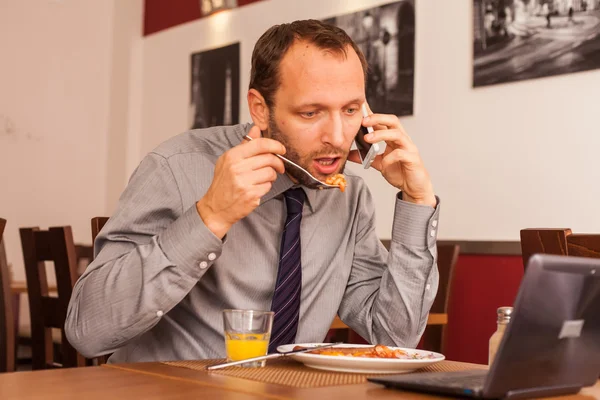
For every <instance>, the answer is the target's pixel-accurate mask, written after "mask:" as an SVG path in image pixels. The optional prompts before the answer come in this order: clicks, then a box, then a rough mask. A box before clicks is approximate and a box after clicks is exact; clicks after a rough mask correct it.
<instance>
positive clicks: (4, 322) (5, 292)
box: [0, 218, 15, 372]
mask: <svg viewBox="0 0 600 400" xmlns="http://www.w3.org/2000/svg"><path fill="white" fill-rule="evenodd" d="M5 226H6V220H4V219H2V218H0V372H13V371H14V370H15V319H14V315H13V302H12V292H11V290H10V273H9V271H8V263H7V261H6V252H5V251H4V240H3V235H4V227H5Z"/></svg>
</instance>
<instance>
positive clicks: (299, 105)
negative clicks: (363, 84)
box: [294, 97, 366, 108]
mask: <svg viewBox="0 0 600 400" xmlns="http://www.w3.org/2000/svg"><path fill="white" fill-rule="evenodd" d="M365 101H366V100H365V99H364V98H361V97H357V98H355V99H352V100H350V101H348V102H346V103H345V104H344V105H345V106H347V105H348V104H353V103H357V104H359V105H361V104H362V103H364V102H365ZM305 107H315V108H325V105H324V104H321V103H302V104H298V105H297V106H295V107H294V108H305Z"/></svg>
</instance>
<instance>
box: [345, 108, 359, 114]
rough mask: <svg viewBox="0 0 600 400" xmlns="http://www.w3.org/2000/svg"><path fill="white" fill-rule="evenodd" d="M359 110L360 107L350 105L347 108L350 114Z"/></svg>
mask: <svg viewBox="0 0 600 400" xmlns="http://www.w3.org/2000/svg"><path fill="white" fill-rule="evenodd" d="M357 112H358V107H349V108H347V109H346V113H347V114H348V115H354V114H356V113H357Z"/></svg>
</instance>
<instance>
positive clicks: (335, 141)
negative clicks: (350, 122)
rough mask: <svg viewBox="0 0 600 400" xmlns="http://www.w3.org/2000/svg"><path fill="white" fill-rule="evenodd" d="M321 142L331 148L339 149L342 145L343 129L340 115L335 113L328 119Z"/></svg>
mask: <svg viewBox="0 0 600 400" xmlns="http://www.w3.org/2000/svg"><path fill="white" fill-rule="evenodd" d="M321 140H322V141H323V143H326V144H330V145H331V146H333V147H338V148H339V147H342V146H343V145H344V129H343V125H342V117H341V115H339V114H337V113H336V114H333V115H332V116H331V117H330V118H329V120H328V121H327V126H326V127H325V129H324V132H323V136H322V139H321Z"/></svg>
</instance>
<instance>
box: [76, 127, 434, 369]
mask: <svg viewBox="0 0 600 400" xmlns="http://www.w3.org/2000/svg"><path fill="white" fill-rule="evenodd" d="M250 127H251V125H237V126H232V127H215V128H209V129H203V130H193V131H189V132H186V133H183V134H181V135H179V136H176V137H174V138H172V139H170V140H168V141H166V142H165V143H163V144H162V145H160V146H159V147H158V148H157V149H155V150H154V151H153V152H151V153H150V154H148V155H147V156H146V157H145V158H144V159H143V160H142V162H141V163H140V165H139V166H138V168H137V169H136V171H135V172H134V174H133V175H132V177H131V180H130V182H129V184H128V186H127V188H126V189H125V191H124V192H123V194H122V196H121V199H120V200H119V204H118V207H117V210H116V212H115V213H114V215H113V216H112V217H111V218H110V220H109V221H108V223H107V224H106V226H105V227H104V229H102V231H101V232H100V234H99V236H98V238H97V239H96V243H95V254H96V258H95V260H94V261H93V262H92V263H91V264H90V266H89V267H88V268H87V270H86V271H85V273H84V274H83V276H82V277H81V278H80V279H79V281H78V282H77V284H76V285H75V288H74V290H73V296H72V298H71V302H70V304H69V311H68V315H67V320H66V324H65V328H66V333H67V337H68V339H69V342H70V343H72V344H73V346H74V347H75V348H76V349H77V350H79V351H80V352H81V353H82V354H84V355H86V356H88V357H94V356H98V355H101V354H106V353H111V352H114V354H113V355H112V356H111V358H110V362H134V361H136V362H137V361H158V360H183V359H202V358H220V357H224V356H225V344H224V338H223V319H222V310H223V309H225V308H238V309H256V310H269V309H270V306H271V298H272V296H273V291H274V285H275V280H276V278H277V268H278V259H279V254H278V253H279V249H280V240H281V234H282V230H283V225H284V223H285V219H286V209H285V207H286V206H285V201H284V198H283V192H284V191H285V190H287V189H289V188H290V187H292V186H293V185H294V184H293V182H292V181H291V180H290V179H289V178H288V177H287V175H279V177H278V178H277V180H276V181H275V182H274V184H273V186H272V188H271V190H270V191H269V193H267V194H266V195H265V196H264V197H263V198H262V202H261V205H260V206H259V207H258V208H256V210H254V211H253V212H252V213H251V214H250V215H248V216H247V217H246V218H244V219H242V220H240V221H239V222H237V223H236V224H235V225H234V226H233V227H232V228H231V229H230V230H229V232H228V233H227V235H226V237H225V238H224V240H223V241H221V240H220V239H219V238H217V237H216V236H215V235H214V234H213V233H212V232H211V231H210V230H209V229H208V228H207V227H206V225H205V224H204V223H203V222H202V219H201V218H200V216H199V215H198V212H197V211H196V202H197V201H198V200H199V199H201V198H202V196H204V194H205V193H206V191H207V190H208V187H209V186H210V184H211V181H212V177H213V173H214V167H215V163H216V161H217V158H218V157H219V156H220V155H221V154H223V153H224V152H225V151H227V150H228V149H230V148H231V147H233V146H236V145H238V144H239V143H240V142H241V141H242V137H243V136H244V135H245V134H246V133H247V132H248V131H249V129H250ZM346 179H347V181H348V187H347V188H346V191H345V192H344V193H342V192H340V191H339V190H322V191H320V190H313V189H307V188H304V189H305V191H306V194H307V201H306V202H305V204H304V210H303V216H302V224H301V238H302V240H301V243H302V294H301V305H300V322H299V326H298V332H297V336H296V343H302V342H321V341H323V339H324V338H325V336H326V334H327V331H328V329H329V326H330V324H331V322H332V320H333V319H334V317H335V315H336V314H339V316H340V318H341V319H342V320H343V321H344V322H345V323H346V324H348V325H349V326H350V327H352V328H353V329H354V330H355V331H356V332H358V333H359V334H360V335H361V336H362V337H364V338H365V339H367V340H368V341H370V342H371V343H382V344H387V345H397V346H411V347H412V346H416V344H417V342H418V340H419V338H420V336H421V334H422V332H423V330H424V329H425V325H426V322H427V316H428V312H429V308H430V307H431V304H432V302H433V300H434V297H435V294H436V291H437V285H438V272H437V268H436V257H437V253H436V245H435V244H436V233H435V232H436V230H435V229H434V227H433V226H432V225H433V224H434V221H437V218H438V216H437V214H438V212H439V205H438V207H437V208H436V209H435V210H434V209H433V208H431V207H428V206H423V205H416V204H412V203H408V202H404V201H402V200H401V199H400V197H399V198H398V200H397V201H396V210H395V216H394V223H393V231H392V241H391V249H390V252H389V254H388V252H387V251H386V249H385V248H384V247H383V246H382V244H381V242H380V240H379V238H378V237H377V235H376V232H375V210H374V205H373V200H372V198H371V194H370V193H369V190H368V189H367V186H366V185H365V183H364V182H363V180H362V179H361V178H360V177H357V176H353V175H351V174H347V175H346Z"/></svg>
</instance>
